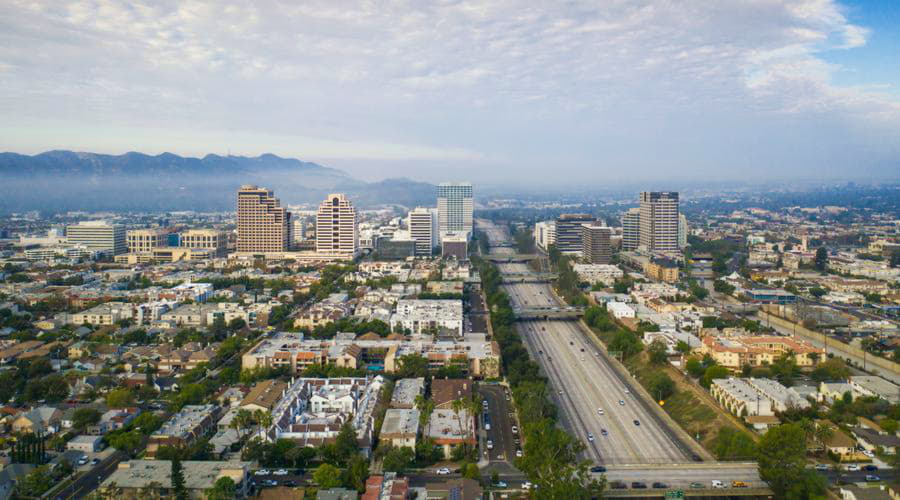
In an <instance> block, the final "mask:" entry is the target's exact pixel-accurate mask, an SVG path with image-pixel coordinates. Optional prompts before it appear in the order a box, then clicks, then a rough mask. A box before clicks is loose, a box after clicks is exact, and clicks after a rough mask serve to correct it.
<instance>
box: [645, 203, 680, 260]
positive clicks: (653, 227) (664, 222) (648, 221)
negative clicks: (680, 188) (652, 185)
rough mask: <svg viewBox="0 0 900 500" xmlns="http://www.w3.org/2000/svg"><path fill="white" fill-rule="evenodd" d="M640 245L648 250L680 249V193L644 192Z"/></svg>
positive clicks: (670, 250)
mask: <svg viewBox="0 0 900 500" xmlns="http://www.w3.org/2000/svg"><path fill="white" fill-rule="evenodd" d="M640 201H641V211H640V225H641V233H640V243H639V244H640V247H641V248H642V249H644V250H646V251H648V252H677V251H678V193H675V192H669V191H663V192H656V191H655V192H647V191H645V192H642V193H641V197H640Z"/></svg>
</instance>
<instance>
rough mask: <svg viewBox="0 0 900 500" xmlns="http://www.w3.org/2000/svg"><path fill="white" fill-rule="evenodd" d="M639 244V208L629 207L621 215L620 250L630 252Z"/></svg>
mask: <svg viewBox="0 0 900 500" xmlns="http://www.w3.org/2000/svg"><path fill="white" fill-rule="evenodd" d="M640 244H641V209H640V208H630V209H628V211H627V212H625V215H623V216H622V250H623V251H626V252H632V251H634V250H637V248H638V245H640Z"/></svg>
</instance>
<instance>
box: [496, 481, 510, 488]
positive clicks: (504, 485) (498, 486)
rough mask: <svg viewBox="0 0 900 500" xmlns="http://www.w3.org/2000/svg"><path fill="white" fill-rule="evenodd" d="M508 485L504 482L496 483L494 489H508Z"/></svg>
mask: <svg viewBox="0 0 900 500" xmlns="http://www.w3.org/2000/svg"><path fill="white" fill-rule="evenodd" d="M507 486H508V485H507V484H506V482H504V481H497V482H496V483H494V488H506V487H507Z"/></svg>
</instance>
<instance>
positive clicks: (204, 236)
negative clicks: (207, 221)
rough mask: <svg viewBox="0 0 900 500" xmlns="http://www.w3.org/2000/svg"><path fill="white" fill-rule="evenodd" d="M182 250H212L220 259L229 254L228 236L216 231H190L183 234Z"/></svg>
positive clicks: (181, 240)
mask: <svg viewBox="0 0 900 500" xmlns="http://www.w3.org/2000/svg"><path fill="white" fill-rule="evenodd" d="M178 246H180V247H182V248H194V249H203V250H211V251H212V253H213V254H215V255H216V256H218V257H221V256H223V255H225V254H226V253H227V252H228V236H227V235H226V234H225V232H223V231H217V230H215V229H189V230H187V231H185V232H183V233H181V238H180V241H179V245H178Z"/></svg>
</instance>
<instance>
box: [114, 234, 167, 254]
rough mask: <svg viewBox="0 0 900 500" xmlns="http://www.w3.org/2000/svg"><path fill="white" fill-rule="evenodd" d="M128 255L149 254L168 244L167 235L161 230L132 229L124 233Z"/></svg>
mask: <svg viewBox="0 0 900 500" xmlns="http://www.w3.org/2000/svg"><path fill="white" fill-rule="evenodd" d="M125 240H126V243H127V245H128V252H129V253H137V252H150V251H152V250H153V249H154V248H158V247H164V246H166V244H167V243H168V240H169V238H168V233H167V232H166V231H164V230H162V229H134V230H131V231H128V232H126V233H125Z"/></svg>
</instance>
